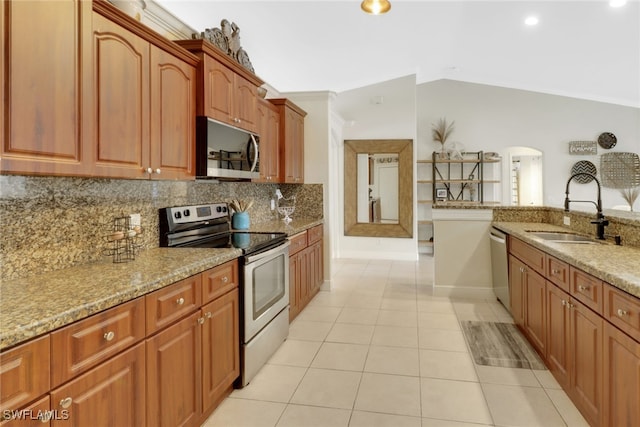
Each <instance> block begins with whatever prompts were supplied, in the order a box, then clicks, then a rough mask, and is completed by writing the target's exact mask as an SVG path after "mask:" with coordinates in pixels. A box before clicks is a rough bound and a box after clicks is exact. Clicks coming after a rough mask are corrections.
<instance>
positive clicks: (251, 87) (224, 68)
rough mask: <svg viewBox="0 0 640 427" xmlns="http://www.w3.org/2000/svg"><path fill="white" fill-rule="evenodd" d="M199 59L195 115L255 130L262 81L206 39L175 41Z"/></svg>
mask: <svg viewBox="0 0 640 427" xmlns="http://www.w3.org/2000/svg"><path fill="white" fill-rule="evenodd" d="M176 43H177V44H179V45H180V46H182V47H184V48H185V49H187V50H188V51H190V52H192V53H194V54H196V55H197V56H198V57H199V58H200V63H199V64H198V84H197V93H198V96H197V99H196V114H197V115H198V116H206V117H209V118H212V119H214V120H218V121H220V122H222V123H227V124H229V125H232V126H235V127H237V128H241V129H245V130H247V131H249V132H257V131H258V119H257V102H258V92H257V90H258V86H260V85H262V84H263V83H264V82H263V81H262V80H260V79H259V78H258V77H257V76H256V75H255V74H253V73H252V72H250V71H249V70H247V69H245V68H243V67H242V66H241V65H240V64H239V63H237V62H236V61H234V60H233V59H231V58H230V57H229V56H227V55H226V53H224V52H222V51H221V50H220V49H218V48H217V47H215V46H214V45H213V44H211V43H209V42H208V41H206V40H178V41H176Z"/></svg>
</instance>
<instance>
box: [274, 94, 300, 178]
mask: <svg viewBox="0 0 640 427" xmlns="http://www.w3.org/2000/svg"><path fill="white" fill-rule="evenodd" d="M269 101H271V103H273V105H275V106H276V107H277V108H278V111H279V113H280V147H279V150H280V182H285V183H291V184H303V183H304V117H305V116H306V115H307V113H306V112H305V111H304V110H303V109H301V108H300V107H298V106H297V105H296V104H294V103H293V102H291V101H290V100H288V99H286V98H277V99H270V100H269Z"/></svg>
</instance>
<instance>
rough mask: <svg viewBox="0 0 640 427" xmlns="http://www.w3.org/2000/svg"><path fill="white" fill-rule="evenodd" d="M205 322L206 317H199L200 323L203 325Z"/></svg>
mask: <svg viewBox="0 0 640 427" xmlns="http://www.w3.org/2000/svg"><path fill="white" fill-rule="evenodd" d="M203 323H204V317H198V325H202V324H203Z"/></svg>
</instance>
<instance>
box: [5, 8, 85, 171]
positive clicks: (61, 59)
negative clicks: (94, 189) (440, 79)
mask: <svg viewBox="0 0 640 427" xmlns="http://www.w3.org/2000/svg"><path fill="white" fill-rule="evenodd" d="M90 22H91V3H90V2H85V1H81V0H63V1H55V2H37V3H34V2H22V1H3V2H1V3H0V34H2V43H0V51H1V52H0V53H2V57H3V58H4V61H3V66H2V67H0V99H2V100H3V102H2V103H0V109H2V120H0V134H1V135H2V144H1V147H0V169H1V170H2V171H3V172H10V173H32V174H40V175H43V174H46V175H86V174H89V173H90V169H91V158H92V152H93V146H92V144H91V139H90V138H91V132H90V130H91V122H90V120H89V119H90V111H91V104H90V102H91V85H90V80H88V79H86V76H85V75H84V74H83V72H86V71H84V70H89V69H90V68H91V26H90V25H86V24H87V23H90ZM26 23H28V25H27V24H26ZM34 29H37V31H34Z"/></svg>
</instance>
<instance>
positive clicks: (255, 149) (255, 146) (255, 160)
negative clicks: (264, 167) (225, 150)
mask: <svg viewBox="0 0 640 427" xmlns="http://www.w3.org/2000/svg"><path fill="white" fill-rule="evenodd" d="M249 137H250V138H251V144H253V152H254V153H255V156H253V162H252V163H251V169H250V172H253V171H255V169H256V166H257V165H258V159H259V156H260V153H259V152H258V141H256V137H255V136H253V134H252V133H251V134H249ZM247 151H248V150H247ZM248 154H249V153H247V157H249V156H248Z"/></svg>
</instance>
